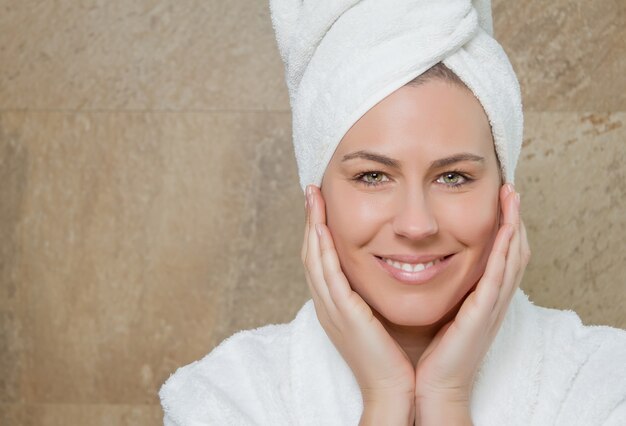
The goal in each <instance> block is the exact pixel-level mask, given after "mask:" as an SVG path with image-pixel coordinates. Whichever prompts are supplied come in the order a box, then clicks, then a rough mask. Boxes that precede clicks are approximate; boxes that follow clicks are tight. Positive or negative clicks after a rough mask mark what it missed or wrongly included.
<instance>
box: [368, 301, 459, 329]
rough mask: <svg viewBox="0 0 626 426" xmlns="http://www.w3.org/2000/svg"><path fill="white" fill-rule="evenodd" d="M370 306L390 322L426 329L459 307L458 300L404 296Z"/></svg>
mask: <svg viewBox="0 0 626 426" xmlns="http://www.w3.org/2000/svg"><path fill="white" fill-rule="evenodd" d="M400 299H401V300H397V301H393V300H383V301H379V303H377V304H375V305H372V304H370V306H371V307H372V308H373V309H374V310H375V311H376V312H378V314H379V315H380V316H382V317H383V318H384V319H385V320H387V321H388V322H390V323H392V324H395V325H399V326H405V327H425V326H430V325H433V324H436V323H437V322H439V321H441V320H442V319H443V318H444V317H446V316H447V314H449V313H450V311H451V310H453V309H455V308H456V306H457V305H458V300H453V301H450V300H432V299H430V298H423V297H422V298H418V297H417V296H415V297H410V296H403V297H401V298H400Z"/></svg>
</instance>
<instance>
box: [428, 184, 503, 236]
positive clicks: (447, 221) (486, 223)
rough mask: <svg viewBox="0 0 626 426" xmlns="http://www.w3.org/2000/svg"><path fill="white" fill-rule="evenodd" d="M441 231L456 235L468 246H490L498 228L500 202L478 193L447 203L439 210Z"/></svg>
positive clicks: (492, 197) (488, 194) (486, 194)
mask: <svg viewBox="0 0 626 426" xmlns="http://www.w3.org/2000/svg"><path fill="white" fill-rule="evenodd" d="M439 212H440V220H439V225H440V229H446V230H448V231H450V232H452V233H453V234H454V236H455V237H456V239H457V240H459V241H460V242H462V243H463V244H465V245H467V246H480V245H486V244H489V243H490V241H491V240H492V238H493V237H494V236H495V232H496V231H497V227H498V202H497V198H496V196H493V195H491V194H490V193H485V192H482V193H481V192H476V193H475V194H472V196H468V197H467V198H465V199H462V200H459V202H457V203H447V204H446V205H442V206H441V207H440V208H439Z"/></svg>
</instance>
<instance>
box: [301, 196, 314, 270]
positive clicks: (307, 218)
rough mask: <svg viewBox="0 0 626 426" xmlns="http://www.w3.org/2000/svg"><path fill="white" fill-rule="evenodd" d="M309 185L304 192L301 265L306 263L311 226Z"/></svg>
mask: <svg viewBox="0 0 626 426" xmlns="http://www.w3.org/2000/svg"><path fill="white" fill-rule="evenodd" d="M309 186H310V185H307V187H306V188H305V190H304V200H305V201H304V209H305V214H304V237H303V239H302V250H301V253H300V257H301V259H302V263H305V261H306V256H307V249H308V243H309V226H310V224H311V221H310V216H311V208H310V204H311V202H310V201H309V200H310V198H311V194H310V193H311V189H310V188H309Z"/></svg>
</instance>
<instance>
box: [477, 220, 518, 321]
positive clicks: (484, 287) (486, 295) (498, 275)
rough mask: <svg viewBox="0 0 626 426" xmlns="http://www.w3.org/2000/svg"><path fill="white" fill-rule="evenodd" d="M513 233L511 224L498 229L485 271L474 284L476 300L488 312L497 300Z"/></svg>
mask: <svg viewBox="0 0 626 426" xmlns="http://www.w3.org/2000/svg"><path fill="white" fill-rule="evenodd" d="M513 233H514V229H513V226H512V225H511V224H504V225H503V226H502V227H501V228H500V229H499V230H498V234H497V235H496V239H495V241H494V244H493V247H492V249H491V253H490V254H489V258H488V259H487V266H486V267H485V273H484V274H483V276H482V278H481V279H480V281H479V282H478V285H477V286H476V302H477V303H478V305H479V306H480V307H481V308H482V309H484V310H485V311H486V312H489V313H491V312H492V311H493V309H494V308H495V305H496V302H497V300H498V295H499V293H500V287H501V283H502V280H503V279H504V272H505V267H506V259H507V254H508V251H509V248H510V241H511V238H512V236H513Z"/></svg>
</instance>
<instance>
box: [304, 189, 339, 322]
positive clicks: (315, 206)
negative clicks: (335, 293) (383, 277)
mask: <svg viewBox="0 0 626 426" xmlns="http://www.w3.org/2000/svg"><path fill="white" fill-rule="evenodd" d="M322 209H323V200H322V199H321V194H320V193H319V190H318V189H317V188H315V187H313V186H311V195H310V198H309V210H310V213H309V227H308V237H307V238H308V242H307V257H306V269H307V270H308V273H309V278H310V280H311V285H312V287H313V288H314V290H315V292H316V293H317V295H318V296H319V298H320V300H322V302H323V303H324V305H325V306H326V309H327V311H332V310H334V309H333V308H334V303H333V301H332V299H331V297H330V293H329V291H328V286H327V285H326V282H325V280H324V271H323V266H322V262H321V251H320V244H319V236H318V234H317V231H316V229H315V225H316V224H320V223H322V222H321V220H322V219H323V218H324V216H325V215H324V212H322V211H320V210H322ZM329 313H330V312H329Z"/></svg>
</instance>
